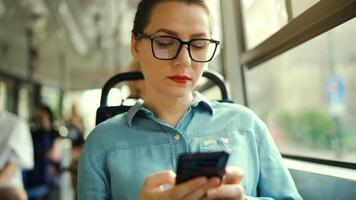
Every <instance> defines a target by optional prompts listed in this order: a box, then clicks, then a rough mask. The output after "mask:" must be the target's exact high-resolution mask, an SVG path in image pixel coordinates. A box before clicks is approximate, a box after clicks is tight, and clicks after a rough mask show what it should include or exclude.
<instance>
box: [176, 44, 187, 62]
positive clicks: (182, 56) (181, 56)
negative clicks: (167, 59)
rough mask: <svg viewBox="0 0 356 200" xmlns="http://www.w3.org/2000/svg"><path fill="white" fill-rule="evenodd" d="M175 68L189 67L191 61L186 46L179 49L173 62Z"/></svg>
mask: <svg viewBox="0 0 356 200" xmlns="http://www.w3.org/2000/svg"><path fill="white" fill-rule="evenodd" d="M174 61H175V64H176V65H177V66H190V64H191V59H190V56H189V49H188V46H187V45H183V46H182V48H181V49H180V51H179V53H178V56H177V58H176V59H175V60H174Z"/></svg>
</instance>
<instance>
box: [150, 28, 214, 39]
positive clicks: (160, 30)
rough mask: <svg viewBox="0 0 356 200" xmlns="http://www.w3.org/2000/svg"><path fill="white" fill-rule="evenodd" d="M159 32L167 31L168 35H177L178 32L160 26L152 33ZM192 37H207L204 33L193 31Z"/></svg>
mask: <svg viewBox="0 0 356 200" xmlns="http://www.w3.org/2000/svg"><path fill="white" fill-rule="evenodd" d="M159 32H163V33H167V34H169V35H173V36H177V37H178V33H177V32H175V31H172V30H168V29H165V28H160V29H158V30H157V31H156V32H154V34H157V33H159ZM191 37H192V38H197V37H207V35H206V33H203V32H202V33H194V34H192V35H191Z"/></svg>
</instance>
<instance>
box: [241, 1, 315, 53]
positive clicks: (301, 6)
mask: <svg viewBox="0 0 356 200" xmlns="http://www.w3.org/2000/svg"><path fill="white" fill-rule="evenodd" d="M318 1H319V0H308V1H305V0H304V1H301V0H284V1H281V0H271V1H254V0H242V1H241V9H242V14H243V19H244V29H245V35H246V48H247V49H252V48H254V47H256V46H257V45H259V44H260V43H261V42H263V41H264V40H265V39H267V38H268V37H270V36H271V35H272V34H274V33H276V32H277V31H278V30H280V29H281V28H282V27H283V26H285V25H286V24H287V23H288V22H289V21H290V20H292V19H293V18H295V17H297V16H298V15H300V14H302V13H303V12H304V11H306V10H307V9H308V8H310V7H311V6H313V5H314V4H315V3H317V2H318Z"/></svg>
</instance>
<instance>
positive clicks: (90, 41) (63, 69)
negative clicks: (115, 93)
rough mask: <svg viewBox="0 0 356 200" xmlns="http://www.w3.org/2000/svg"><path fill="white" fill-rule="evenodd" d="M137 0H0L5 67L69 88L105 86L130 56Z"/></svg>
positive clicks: (0, 57) (0, 65)
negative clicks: (132, 26)
mask: <svg viewBox="0 0 356 200" xmlns="http://www.w3.org/2000/svg"><path fill="white" fill-rule="evenodd" d="M137 2H138V0H0V27H1V29H0V73H1V71H3V72H6V73H10V74H12V75H15V76H17V77H19V78H23V79H34V80H36V81H39V82H41V83H43V84H44V85H49V86H55V87H60V88H64V89H69V90H77V89H89V88H101V86H102V85H103V83H104V82H105V81H106V80H107V79H108V78H109V77H110V76H112V75H113V74H114V73H117V72H120V71H124V70H126V68H127V66H128V64H129V62H130V58H131V56H130V52H129V42H130V29H131V21H132V17H133V14H134V8H135V6H136V4H137ZM30 57H31V58H30ZM31 61H32V62H31Z"/></svg>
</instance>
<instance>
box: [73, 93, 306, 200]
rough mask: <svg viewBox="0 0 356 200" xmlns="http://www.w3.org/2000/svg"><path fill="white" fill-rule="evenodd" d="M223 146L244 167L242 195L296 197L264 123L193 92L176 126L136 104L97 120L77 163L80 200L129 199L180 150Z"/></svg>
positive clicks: (231, 161)
mask: <svg viewBox="0 0 356 200" xmlns="http://www.w3.org/2000/svg"><path fill="white" fill-rule="evenodd" d="M218 150H226V151H229V152H230V158H229V161H228V165H233V166H238V167H240V168H242V169H243V170H244V171H245V177H244V179H243V181H242V186H243V188H244V190H245V194H246V196H247V198H251V199H253V197H261V199H301V197H300V195H299V194H298V192H297V190H296V187H295V185H294V183H293V180H292V178H291V176H290V174H289V172H288V170H287V169H286V168H285V167H284V166H283V163H282V158H281V155H280V153H279V152H278V150H277V148H276V146H275V145H274V143H273V141H272V138H271V136H270V134H269V132H268V130H267V128H266V126H265V124H264V123H263V122H262V121H261V120H260V119H259V118H258V117H257V116H256V115H255V114H254V113H253V112H252V111H251V110H249V109H248V108H246V107H243V106H241V105H237V104H230V103H218V102H210V101H208V100H206V99H205V98H204V97H203V96H202V95H200V94H199V93H194V100H193V102H192V104H191V106H190V108H189V109H188V111H187V112H186V113H185V115H184V116H183V117H182V119H181V120H180V122H179V123H178V125H177V127H172V126H171V125H169V124H167V123H165V122H163V121H161V120H159V119H158V118H156V117H155V116H154V114H153V113H152V112H151V111H149V110H148V109H146V108H145V107H144V106H143V103H142V102H138V103H137V104H136V105H135V106H133V107H132V108H131V109H130V110H129V111H128V112H127V113H124V114H119V115H117V116H115V117H113V118H111V119H109V120H106V121H105V122H103V123H101V124H99V125H98V126H97V127H96V128H95V129H94V130H93V131H92V133H91V134H90V135H89V137H88V139H87V141H86V144H85V147H84V149H83V151H82V154H81V157H80V161H79V175H78V197H79V199H80V200H89V199H95V200H101V199H115V200H119V199H120V200H124V199H127V200H133V199H137V196H138V192H139V190H140V188H141V186H142V184H143V182H144V180H145V177H147V176H148V175H150V174H152V173H154V172H158V171H162V170H173V171H175V169H176V167H177V157H178V155H179V154H181V153H183V152H206V151H218Z"/></svg>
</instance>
